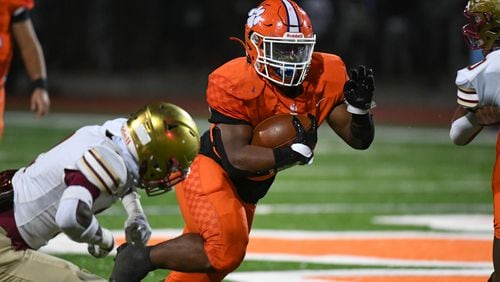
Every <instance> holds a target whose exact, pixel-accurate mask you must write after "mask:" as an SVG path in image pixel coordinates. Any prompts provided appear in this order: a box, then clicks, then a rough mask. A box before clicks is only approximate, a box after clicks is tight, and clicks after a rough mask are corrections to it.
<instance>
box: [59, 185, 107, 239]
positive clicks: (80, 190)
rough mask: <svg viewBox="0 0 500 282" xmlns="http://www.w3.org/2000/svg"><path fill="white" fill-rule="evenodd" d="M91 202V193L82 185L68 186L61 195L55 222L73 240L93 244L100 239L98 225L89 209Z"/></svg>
mask: <svg viewBox="0 0 500 282" xmlns="http://www.w3.org/2000/svg"><path fill="white" fill-rule="evenodd" d="M92 202H93V201H92V195H91V194H90V192H89V191H88V190H87V189H86V188H84V187H82V186H69V187H68V188H66V190H65V191H64V193H63V194H62V196H61V200H60V201H59V206H58V209H57V212H56V217H55V219H56V223H57V225H59V227H60V228H61V230H62V231H63V232H64V233H65V234H66V235H68V237H70V238H71V239H72V240H74V241H77V242H87V243H92V244H93V243H95V242H97V241H99V240H100V235H99V232H98V231H99V229H100V226H99V223H98V222H97V219H96V218H95V216H94V215H93V214H92V212H91V210H90V209H91V207H92Z"/></svg>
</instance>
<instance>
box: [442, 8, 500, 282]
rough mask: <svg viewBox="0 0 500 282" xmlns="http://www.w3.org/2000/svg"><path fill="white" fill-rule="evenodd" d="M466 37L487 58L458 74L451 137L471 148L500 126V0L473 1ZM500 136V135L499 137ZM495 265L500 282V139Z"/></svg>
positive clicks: (467, 11)
mask: <svg viewBox="0 0 500 282" xmlns="http://www.w3.org/2000/svg"><path fill="white" fill-rule="evenodd" d="M464 14H465V17H466V18H467V20H468V24H466V25H465V26H464V27H463V35H464V38H465V40H466V42H467V43H468V45H469V46H470V47H471V49H482V51H483V54H484V56H485V57H484V59H483V60H482V61H480V62H478V63H476V64H474V65H471V66H469V67H466V68H463V69H461V70H459V71H458V73H457V78H456V81H455V83H456V85H457V89H458V90H457V102H458V107H457V109H456V111H455V114H454V116H453V119H452V123H451V129H450V138H451V139H452V140H453V142H454V143H455V144H457V145H467V144H468V143H469V142H471V141H472V140H473V139H474V137H476V136H477V134H478V133H479V132H480V131H481V130H482V129H483V127H485V126H498V125H499V124H500V0H470V1H469V2H468V3H467V6H466V7H465V11H464ZM499 137H500V135H499ZM492 188H493V214H494V238H493V266H494V272H493V274H492V275H491V276H490V278H489V280H488V281H492V282H500V275H499V274H497V275H495V273H499V272H500V138H497V146H496V162H495V167H494V172H493V181H492Z"/></svg>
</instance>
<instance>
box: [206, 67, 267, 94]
mask: <svg viewBox="0 0 500 282" xmlns="http://www.w3.org/2000/svg"><path fill="white" fill-rule="evenodd" d="M209 81H210V83H213V84H215V85H217V86H218V87H219V88H221V89H223V90H224V91H225V92H226V93H227V94H229V95H231V96H233V97H235V98H237V99H240V100H251V99H254V98H256V97H258V96H259V95H260V94H261V92H262V90H263V89H264V86H265V84H266V83H265V81H264V80H263V79H262V78H261V77H260V76H259V75H258V74H257V72H256V71H255V69H254V68H253V66H252V65H251V64H249V63H248V62H247V61H246V58H244V57H240V58H236V59H233V60H231V61H229V62H227V63H225V64H224V65H222V66H221V67H219V68H218V69H216V70H215V71H213V72H212V73H211V74H210V76H209ZM207 94H208V95H210V93H207Z"/></svg>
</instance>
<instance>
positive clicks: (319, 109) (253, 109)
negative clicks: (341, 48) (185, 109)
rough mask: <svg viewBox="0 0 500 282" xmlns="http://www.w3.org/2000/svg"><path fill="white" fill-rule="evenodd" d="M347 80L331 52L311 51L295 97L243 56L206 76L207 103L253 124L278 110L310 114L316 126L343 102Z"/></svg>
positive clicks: (224, 113) (221, 111)
mask: <svg viewBox="0 0 500 282" xmlns="http://www.w3.org/2000/svg"><path fill="white" fill-rule="evenodd" d="M347 79H348V75H347V72H346V68H345V64H344V62H343V61H342V60H341V59H340V58H339V57H338V56H335V55H331V54H326V53H318V52H316V53H314V54H313V58H312V62H311V67H310V69H309V73H308V75H307V78H306V79H305V81H304V82H303V84H302V87H303V89H304V90H303V93H302V94H300V95H298V96H297V97H295V98H290V97H287V96H285V95H283V94H281V93H280V91H279V88H278V87H277V86H276V85H274V84H272V83H271V82H269V81H268V80H266V79H263V78H262V77H261V76H259V75H258V74H257V73H256V72H255V70H254V68H253V66H252V65H250V64H248V63H247V61H246V58H244V57H241V58H237V59H234V60H231V61H229V62H228V63H226V64H224V65H222V66H221V67H219V68H218V69H216V70H215V71H214V72H213V73H212V74H210V76H209V80H208V88H207V102H208V104H209V106H210V108H211V109H214V110H216V111H217V112H219V113H221V114H223V115H224V116H227V117H230V118H234V119H238V120H242V121H246V122H248V123H249V124H251V125H252V126H256V125H257V124H259V123H260V122H261V121H263V120H264V119H266V118H268V117H270V116H272V115H276V114H281V113H298V114H306V113H310V114H313V115H314V116H315V117H316V120H317V121H318V125H319V124H321V123H322V122H323V121H324V120H325V118H326V117H327V116H328V114H329V113H330V111H331V110H332V108H334V107H335V106H336V105H338V104H340V103H343V100H344V96H343V87H344V83H345V81H346V80H347Z"/></svg>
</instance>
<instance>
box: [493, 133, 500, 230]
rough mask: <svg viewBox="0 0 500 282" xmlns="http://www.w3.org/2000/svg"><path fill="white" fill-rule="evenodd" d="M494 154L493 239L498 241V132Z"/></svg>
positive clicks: (499, 177)
mask: <svg viewBox="0 0 500 282" xmlns="http://www.w3.org/2000/svg"><path fill="white" fill-rule="evenodd" d="M496 153H497V154H496V159H495V167H494V168H493V180H492V183H491V188H492V190H493V226H494V229H495V238H499V239H500V131H499V132H498V136H497V146H496Z"/></svg>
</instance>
